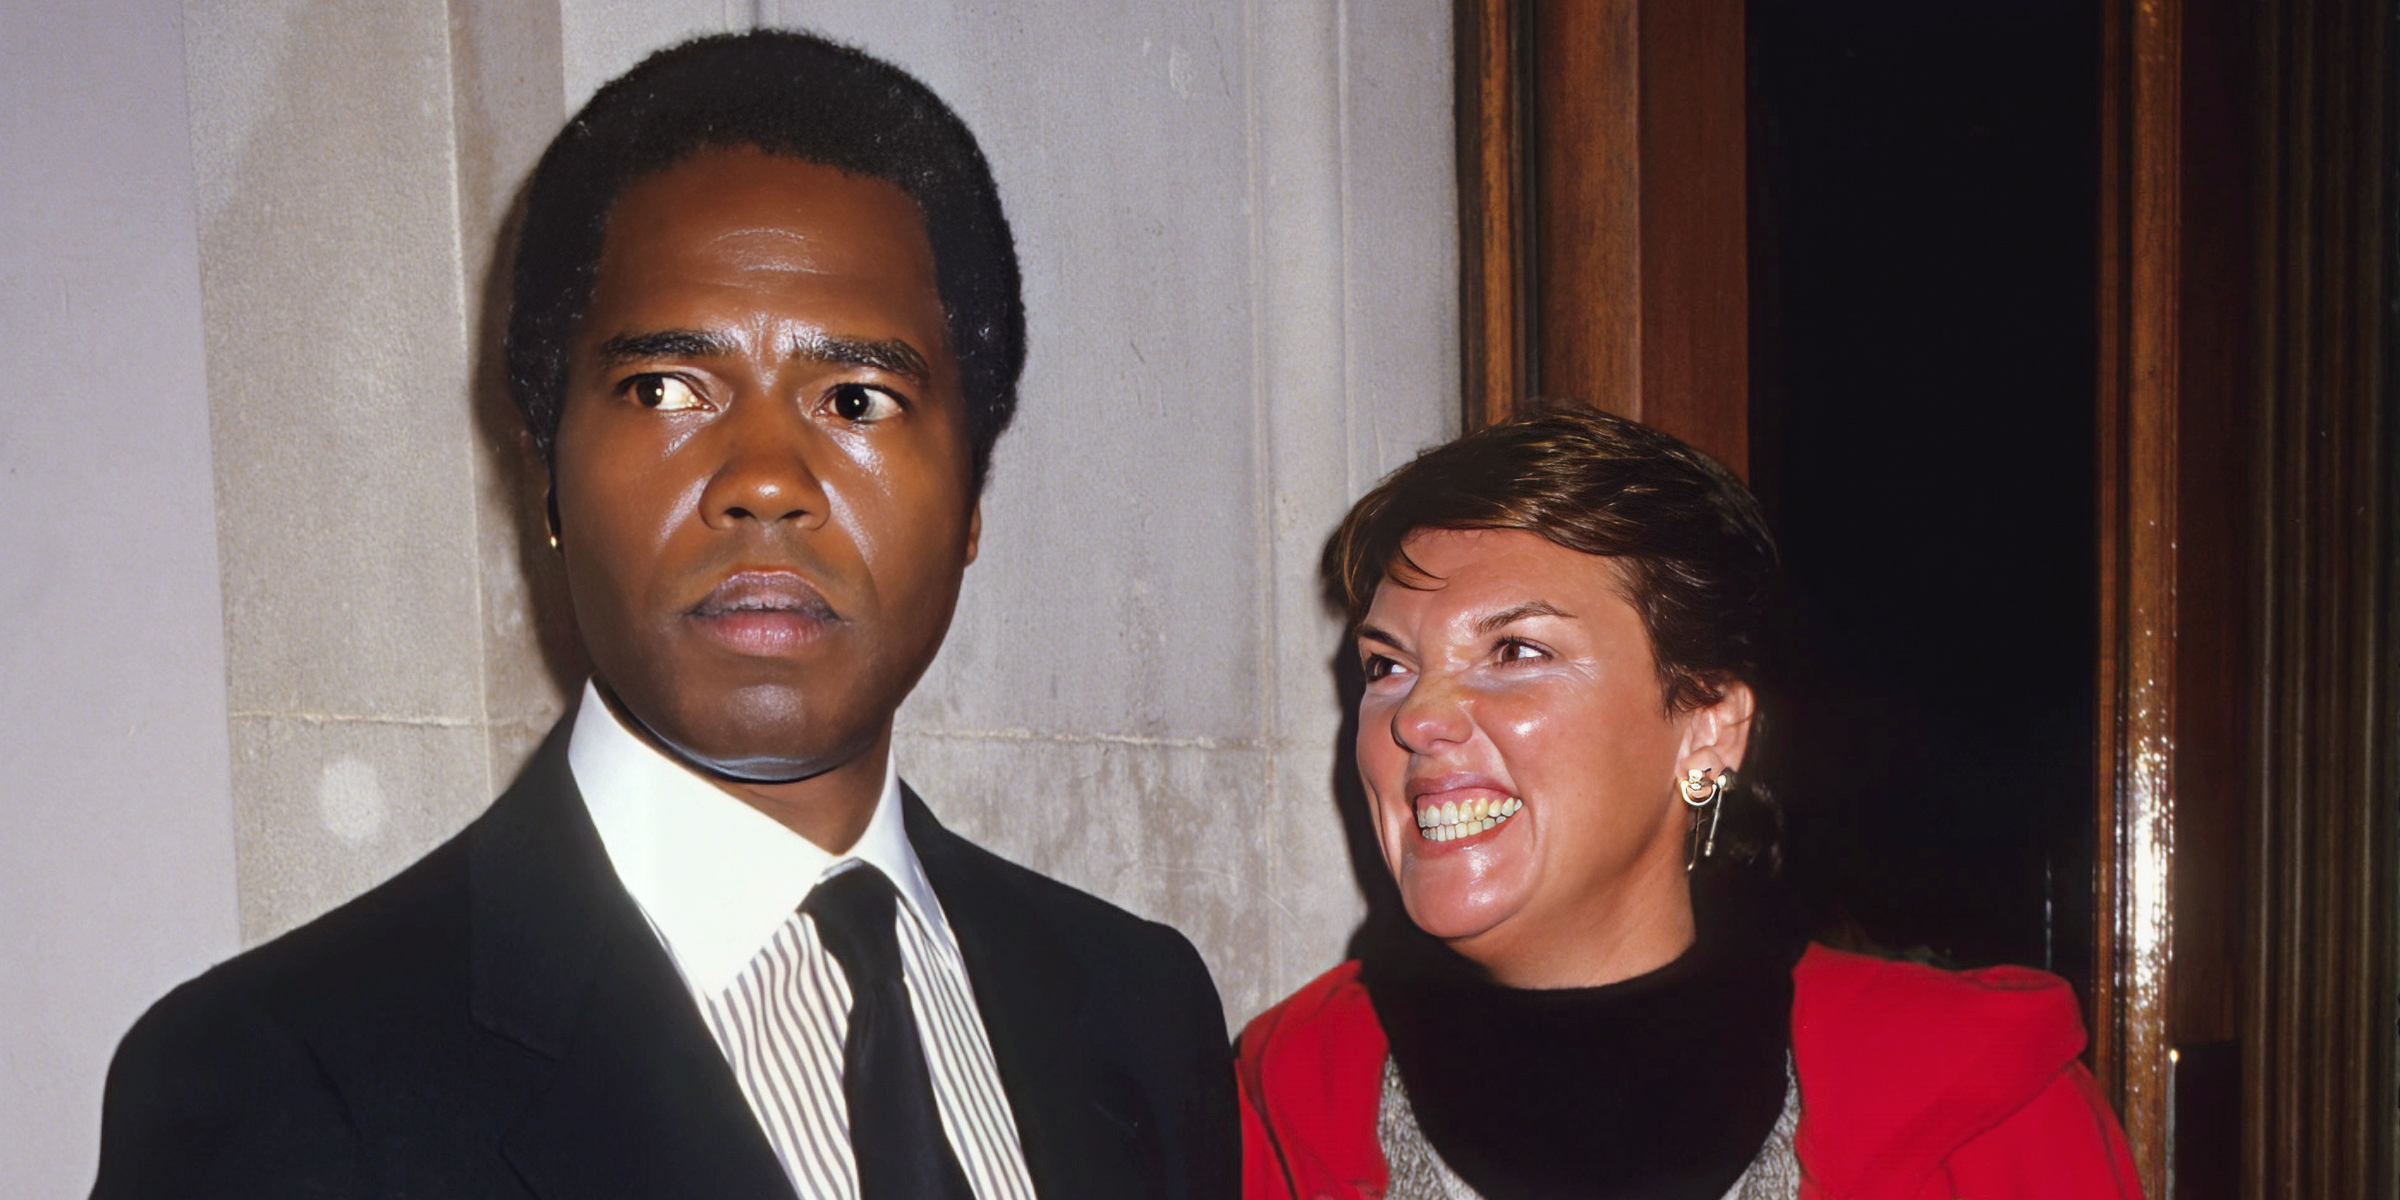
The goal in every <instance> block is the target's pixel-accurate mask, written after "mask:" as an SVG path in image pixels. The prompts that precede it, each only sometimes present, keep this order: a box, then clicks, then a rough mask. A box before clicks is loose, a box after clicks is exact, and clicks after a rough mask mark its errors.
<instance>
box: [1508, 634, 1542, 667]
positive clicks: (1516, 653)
mask: <svg viewBox="0 0 2400 1200" xmlns="http://www.w3.org/2000/svg"><path fill="white" fill-rule="evenodd" d="M1499 657H1500V661H1501V662H1522V661H1524V660H1526V659H1529V658H1540V657H1542V648H1541V647H1539V646H1536V645H1534V644H1533V643H1532V642H1520V641H1518V640H1516V639H1515V638H1510V639H1508V640H1507V641H1504V642H1502V643H1500V649H1499Z"/></svg>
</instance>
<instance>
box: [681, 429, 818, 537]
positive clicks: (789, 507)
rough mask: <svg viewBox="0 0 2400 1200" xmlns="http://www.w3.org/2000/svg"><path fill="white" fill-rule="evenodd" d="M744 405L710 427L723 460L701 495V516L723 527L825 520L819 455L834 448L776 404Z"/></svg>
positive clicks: (807, 523)
mask: <svg viewBox="0 0 2400 1200" xmlns="http://www.w3.org/2000/svg"><path fill="white" fill-rule="evenodd" d="M744 407H745V406H743V405H742V404H740V403H739V402H738V401H737V402H736V405H735V411H734V412H733V413H732V414H730V415H731V417H732V419H730V420H726V421H723V422H720V423H719V424H718V426H717V428H715V429H713V430H711V431H710V432H711V434H713V435H714V438H715V440H716V442H717V447H716V449H717V453H718V455H719V456H720V457H721V460H722V461H720V462H719V463H718V465H717V469H716V471H715V472H713V473H712V474H711V475H710V476H709V479H708V485H707V486H706V487H705V488H703V489H702V491H701V493H700V516H701V519H702V520H704V521H706V522H708V523H709V524H710V525H711V526H713V527H716V528H721V529H722V528H731V527H733V526H734V525H736V524H738V523H739V522H742V521H755V522H758V523H759V524H761V525H774V524H778V523H780V522H783V521H793V522H797V523H799V524H800V525H802V526H803V527H807V528H814V527H815V526H817V525H819V524H821V523H823V521H824V520H825V515H826V507H827V503H826V495H825V484H824V481H823V479H822V478H820V476H819V474H818V471H817V466H818V463H817V459H818V458H819V457H820V456H822V455H825V454H828V453H832V452H833V450H832V447H831V446H829V445H828V444H827V442H826V440H825V439H824V438H823V437H822V436H820V435H819V434H818V432H817V431H816V430H815V429H814V428H813V427H812V426H811V425H810V424H809V423H808V421H807V420H805V419H804V418H801V417H800V416H799V415H798V414H795V413H786V412H776V411H772V410H774V409H777V408H780V407H782V406H780V405H776V404H773V403H771V402H770V403H763V404H762V403H758V402H753V403H751V404H749V405H748V406H747V408H748V410H749V411H747V412H744V411H742V410H743V408H744Z"/></svg>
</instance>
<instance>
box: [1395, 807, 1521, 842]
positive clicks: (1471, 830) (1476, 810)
mask: <svg viewBox="0 0 2400 1200" xmlns="http://www.w3.org/2000/svg"><path fill="white" fill-rule="evenodd" d="M1523 807H1525V802H1524V801H1522V800H1519V799H1517V798H1516V797H1514V796H1510V797H1508V798H1506V799H1503V800H1469V801H1467V802H1466V803H1464V804H1460V803H1459V802H1458V801H1456V800H1444V801H1442V802H1441V803H1440V804H1427V805H1424V806H1422V807H1420V808H1418V809H1417V833H1418V834H1419V835H1420V836H1422V837H1424V838H1425V840H1427V841H1430V842H1448V841H1455V840H1457V839H1459V838H1463V837H1472V836H1474V835H1475V834H1478V833H1482V832H1483V831H1484V830H1487V829H1490V828H1492V827H1494V826H1496V825H1498V824H1500V822H1502V821H1505V820H1507V819H1509V818H1510V817H1512V816H1514V815H1516V811H1517V810H1518V809H1520V808H1523Z"/></svg>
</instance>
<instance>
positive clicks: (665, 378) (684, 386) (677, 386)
mask: <svg viewBox="0 0 2400 1200" xmlns="http://www.w3.org/2000/svg"><path fill="white" fill-rule="evenodd" d="M630 386H631V389H632V391H633V398H634V399H636V400H638V401H641V404H642V407H644V408H655V409H657V410H658V411H660V412H688V411H690V410H692V409H695V408H699V407H700V406H701V405H700V394H699V393H698V392H695V391H693V390H692V385H690V384H688V383H685V382H684V381H682V380H680V379H677V378H675V377H674V376H672V375H636V376H634V377H633V381H632V384H631V385H630Z"/></svg>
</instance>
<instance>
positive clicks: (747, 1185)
mask: <svg viewBox="0 0 2400 1200" xmlns="http://www.w3.org/2000/svg"><path fill="white" fill-rule="evenodd" d="M571 724H572V718H570V719H569V720H565V721H561V722H560V723H559V725H558V728H556V729H554V730H553V731H552V732H551V735H550V737H549V739H548V740H547V741H546V742H544V743H543V746H542V749H541V750H540V752H539V753H537V754H536V755H535V757H534V760H533V762H532V763H531V764H530V765H529V766H527V768H526V770H525V774H524V775H523V776H522V777H521V778H520V779H519V780H518V781H517V783H516V785H515V786H513V787H511V788H510V789H509V790H508V792H507V794H505V795H503V796H502V797H501V798H500V800H499V802H498V803H496V804H494V805H493V806H492V811H491V812H490V813H489V814H488V815H486V816H485V818H484V819H483V820H482V821H481V822H479V823H478V825H477V828H476V831H475V834H474V841H473V845H472V848H471V850H470V854H471V859H470V861H471V866H470V871H471V878H472V883H471V887H472V888H473V897H474V899H473V904H474V909H473V914H472V916H471V918H470V919H471V921H472V922H473V924H472V945H473V950H472V954H473V956H474V962H473V984H472V987H473V997H472V1003H473V1006H474V1018H475V1021H476V1023H477V1024H478V1025H479V1026H481V1027H483V1028H484V1029H486V1030H489V1031H490V1032H492V1033H493V1034H496V1035H498V1036H500V1037H502V1038H506V1039H507V1040H509V1041H511V1042H514V1043H516V1044H518V1045H520V1046H523V1047H525V1048H526V1049H528V1050H531V1051H534V1052H535V1053H537V1054H540V1055H542V1056H544V1057H546V1058H549V1059H551V1060H552V1061H554V1062H555V1063H556V1066H557V1070H556V1074H555V1075H553V1076H552V1077H551V1079H550V1081H549V1084H548V1086H547V1087H545V1088H543V1089H541V1090H540V1091H539V1093H538V1094H537V1095H535V1096H534V1097H533V1098H532V1099H531V1100H530V1102H529V1103H528V1105H527V1107H526V1109H525V1110H524V1112H523V1114H522V1115H521V1116H520V1118H519V1119H518V1122H517V1124H516V1125H515V1127H514V1128H512V1129H511V1130H510V1131H509V1132H508V1133H507V1135H506V1137H505V1139H504V1143H503V1152H504V1153H505V1154H506V1155H507V1157H508V1159H509V1161H510V1163H511V1164H512V1165H513V1166H514V1167H515V1168H516V1170H517V1172H518V1174H519V1175H520V1176H522V1177H523V1179H524V1180H525V1182H526V1185H527V1186H528V1187H529V1188H531V1189H532V1191H533V1192H534V1194H536V1195H538V1196H544V1197H568V1196H592V1195H610V1196H623V1197H629V1198H632V1197H656V1198H658V1200H667V1198H668V1197H690V1196H710V1197H778V1198H788V1197H790V1196H791V1194H792V1192H791V1185H790V1184H789V1182H788V1181H787V1180H786V1179H785V1178H784V1175H783V1169H782V1167H781V1166H780V1165H779V1164H778V1163H777V1162H776V1160H775V1156H774V1152H773V1151H772V1150H771V1149H770V1148H769V1147H768V1145H767V1141H766V1138H765V1136H764V1135H763V1134H762V1133H760V1131H759V1128H758V1122H757V1118H756V1117H755V1116H754V1115H753V1114H752V1113H751V1111H750V1108H749V1104H748V1102H747V1101H746V1100H745V1099H743V1097H742V1094H741V1090H740V1088H739V1087H738V1086H737V1085H736V1084H735V1083H734V1080H733V1074H732V1071H731V1070H730V1069H729V1068H728V1067H727V1066H726V1064H725V1059H724V1056H723V1055H722V1054H721V1053H720V1052H719V1051H718V1049H717V1047H716V1044H715V1042H714V1041H712V1040H711V1039H710V1037H709V1035H708V1032H707V1030H706V1029H705V1028H703V1026H702V1024H701V1020H700V1016H699V1013H698V1011H697V1010H696V1009H695V1008H694V1007H693V1005H692V1001H691V998H690V995H689V993H688V992H686V991H685V989H684V986H683V981H682V980H681V979H680V978H678V977H677V975H676V973H675V968H674V965H673V963H671V962H670V961H669V960H668V958H667V955H666V951H665V949H664V948H663V947H661V946H660V945H659V944H658V939H657V937H656V935H654V934H653V933H652V932H651V931H650V928H649V924H648V922H647V921H646V920H645V919H644V918H643V917H642V915H641V912H640V910H639V909H638V908H636V907H635V905H634V903H633V900H632V898H631V897H629V896H627V895H626V894H625V890H624V888H623V887H622V886H621V885H619V884H618V882H617V879H616V873H615V871H614V870H613V869H611V868H610V866H609V864H608V857H607V851H606V850H605V849H604V848H603V847H602V846H601V844H600V836H599V833H598V832H597V831H596V830H594V829H593V827H592V823H591V817H590V815H589V813H588V812H587V811H586V810H585V808H584V806H583V799H582V796H581V795H580V794H579V793H578V792H577V791H576V790H575V783H574V778H573V775H572V773H571V772H570V771H569V770H568V769H567V762H566V745H567V732H568V729H569V727H570V726H571Z"/></svg>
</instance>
